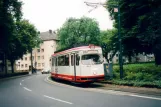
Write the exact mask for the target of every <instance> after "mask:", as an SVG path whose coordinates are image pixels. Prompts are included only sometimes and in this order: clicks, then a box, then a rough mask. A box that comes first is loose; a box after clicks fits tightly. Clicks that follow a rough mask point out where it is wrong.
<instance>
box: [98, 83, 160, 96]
mask: <svg viewBox="0 0 161 107" xmlns="http://www.w3.org/2000/svg"><path fill="white" fill-rule="evenodd" d="M95 84H97V85H102V87H99V88H101V89H105V90H114V91H123V92H131V93H138V94H146V95H155V96H161V89H157V88H144V87H130V86H120V85H113V84H107V83H106V84H103V83H95Z"/></svg>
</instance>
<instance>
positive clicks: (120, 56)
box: [118, 5, 123, 79]
mask: <svg viewBox="0 0 161 107" xmlns="http://www.w3.org/2000/svg"><path fill="white" fill-rule="evenodd" d="M120 21H121V17H120V6H119V5H118V39H119V65H120V79H122V78H123V59H122V39H121V22H120Z"/></svg>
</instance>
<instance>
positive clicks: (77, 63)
mask: <svg viewBox="0 0 161 107" xmlns="http://www.w3.org/2000/svg"><path fill="white" fill-rule="evenodd" d="M79 60H80V57H79V55H78V54H77V55H76V65H79Z"/></svg>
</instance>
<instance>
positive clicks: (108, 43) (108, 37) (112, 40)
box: [99, 29, 118, 60]
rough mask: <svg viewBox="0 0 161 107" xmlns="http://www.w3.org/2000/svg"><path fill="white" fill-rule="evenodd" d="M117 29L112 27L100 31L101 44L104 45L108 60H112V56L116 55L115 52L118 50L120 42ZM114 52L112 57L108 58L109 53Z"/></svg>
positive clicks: (103, 48)
mask: <svg viewBox="0 0 161 107" xmlns="http://www.w3.org/2000/svg"><path fill="white" fill-rule="evenodd" d="M117 41H118V40H117V30H116V29H111V30H107V31H101V32H100V41H99V43H100V45H101V46H102V50H103V54H104V57H105V58H106V59H107V60H111V59H112V57H113V56H114V55H115V53H116V52H117V50H118V42H117ZM110 52H112V53H113V55H112V56H111V58H108V54H109V53H110Z"/></svg>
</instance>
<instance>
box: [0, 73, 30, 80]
mask: <svg viewBox="0 0 161 107" xmlns="http://www.w3.org/2000/svg"><path fill="white" fill-rule="evenodd" d="M27 76H31V74H26V75H19V76H11V77H5V78H0V81H2V80H9V79H14V78H21V77H27Z"/></svg>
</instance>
